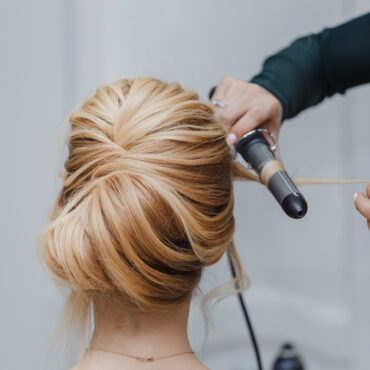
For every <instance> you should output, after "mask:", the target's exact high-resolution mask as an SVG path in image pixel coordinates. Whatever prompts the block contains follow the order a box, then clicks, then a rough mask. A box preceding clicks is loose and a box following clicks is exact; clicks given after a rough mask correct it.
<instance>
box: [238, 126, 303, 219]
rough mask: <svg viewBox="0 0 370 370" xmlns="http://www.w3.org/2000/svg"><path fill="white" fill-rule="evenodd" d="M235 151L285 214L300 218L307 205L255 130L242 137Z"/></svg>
mask: <svg viewBox="0 0 370 370" xmlns="http://www.w3.org/2000/svg"><path fill="white" fill-rule="evenodd" d="M235 149H236V151H237V152H238V153H240V154H241V156H242V157H243V158H244V160H245V161H246V162H248V163H249V164H250V165H251V166H252V168H253V169H254V170H255V171H256V172H257V173H258V175H259V177H260V179H261V181H262V182H263V183H264V184H265V185H266V187H267V188H268V189H269V190H270V192H271V193H272V195H273V196H274V197H275V199H276V200H277V201H278V202H279V204H280V205H281V207H282V208H283V210H284V211H285V213H286V214H287V215H288V216H290V217H292V218H302V217H303V216H304V215H305V214H306V212H307V203H306V200H305V199H304V197H303V196H302V194H301V193H300V192H299V190H298V189H297V187H296V186H295V185H294V183H293V181H292V180H291V179H290V177H289V175H288V174H287V172H286V170H285V169H284V167H283V165H282V163H281V162H280V161H278V160H276V158H275V155H274V153H273V151H272V150H271V149H270V144H269V143H268V141H267V140H266V139H265V137H264V136H263V135H262V134H261V132H259V131H257V130H255V131H252V132H250V133H247V134H246V135H244V136H243V137H242V138H241V139H240V140H239V142H238V143H237V144H236V146H235Z"/></svg>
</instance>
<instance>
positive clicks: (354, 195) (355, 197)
mask: <svg viewBox="0 0 370 370" xmlns="http://www.w3.org/2000/svg"><path fill="white" fill-rule="evenodd" d="M357 197H358V193H354V194H353V200H354V201H355V202H356V199H357Z"/></svg>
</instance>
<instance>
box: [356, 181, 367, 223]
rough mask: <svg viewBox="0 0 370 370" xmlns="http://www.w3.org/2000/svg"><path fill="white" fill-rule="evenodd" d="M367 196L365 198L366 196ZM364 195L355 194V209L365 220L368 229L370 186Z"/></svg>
mask: <svg viewBox="0 0 370 370" xmlns="http://www.w3.org/2000/svg"><path fill="white" fill-rule="evenodd" d="M366 195H367V196H366ZM366 195H365V194H363V193H361V192H358V193H355V196H354V199H355V207H356V209H357V210H358V211H359V212H360V213H361V214H362V215H363V216H365V218H366V219H367V227H368V228H369V229H370V199H369V198H370V184H369V185H368V186H367V188H366Z"/></svg>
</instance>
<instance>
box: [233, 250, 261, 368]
mask: <svg viewBox="0 0 370 370" xmlns="http://www.w3.org/2000/svg"><path fill="white" fill-rule="evenodd" d="M227 257H228V260H229V265H230V270H231V274H232V276H233V278H234V279H235V278H236V272H235V267H234V264H233V261H232V258H231V256H230V252H229V250H227ZM235 287H236V288H237V289H238V286H237V284H235ZM238 298H239V303H240V306H241V308H242V311H243V314H244V318H245V321H246V323H247V327H248V331H249V336H250V339H251V342H252V344H253V349H254V354H255V356H256V361H257V367H258V370H263V366H262V361H261V355H260V350H259V347H258V343H257V339H256V336H255V334H254V330H253V326H252V322H251V320H250V318H249V315H248V311H247V306H246V304H245V302H244V298H243V295H242V294H241V293H238Z"/></svg>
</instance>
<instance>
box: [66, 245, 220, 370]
mask: <svg viewBox="0 0 370 370" xmlns="http://www.w3.org/2000/svg"><path fill="white" fill-rule="evenodd" d="M225 251H226V246H225V248H224V249H223V252H222V253H221V254H220V255H219V256H218V257H217V258H216V259H215V260H214V261H212V262H211V263H207V264H205V266H211V265H213V264H215V263H217V262H218V261H219V260H220V259H221V257H222V256H223V254H224V253H225ZM190 302H191V296H189V298H188V299H187V300H185V301H184V302H182V303H179V304H178V305H177V306H176V307H175V308H173V309H172V310H171V311H170V312H166V313H159V314H157V313H156V314H153V313H150V314H143V313H138V312H137V311H136V312H132V311H130V312H126V311H125V309H124V308H122V305H121V306H119V305H118V304H116V303H115V302H113V301H111V302H109V301H108V302H107V301H103V300H101V299H100V300H95V301H94V333H93V335H92V339H91V341H90V344H89V348H99V349H104V350H108V351H113V352H120V353H126V354H130V355H134V356H140V357H151V356H152V357H162V356H167V355H171V354H175V353H180V352H188V351H192V348H191V346H190V342H189V338H188V318H189V310H190ZM119 307H121V308H119ZM101 369H106V370H108V369H109V370H124V369H130V370H187V369H189V370H209V368H208V367H206V366H205V365H204V364H202V363H201V362H200V361H199V360H198V358H197V357H196V355H195V354H194V353H188V354H183V355H180V356H174V357H170V358H166V359H158V360H156V361H153V362H141V361H138V360H135V359H132V358H130V357H127V356H122V355H119V354H115V353H111V352H105V351H96V350H91V351H88V352H85V356H84V357H83V359H82V360H81V361H79V362H78V363H77V364H76V365H74V366H73V367H72V368H71V369H70V370H101Z"/></svg>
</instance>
